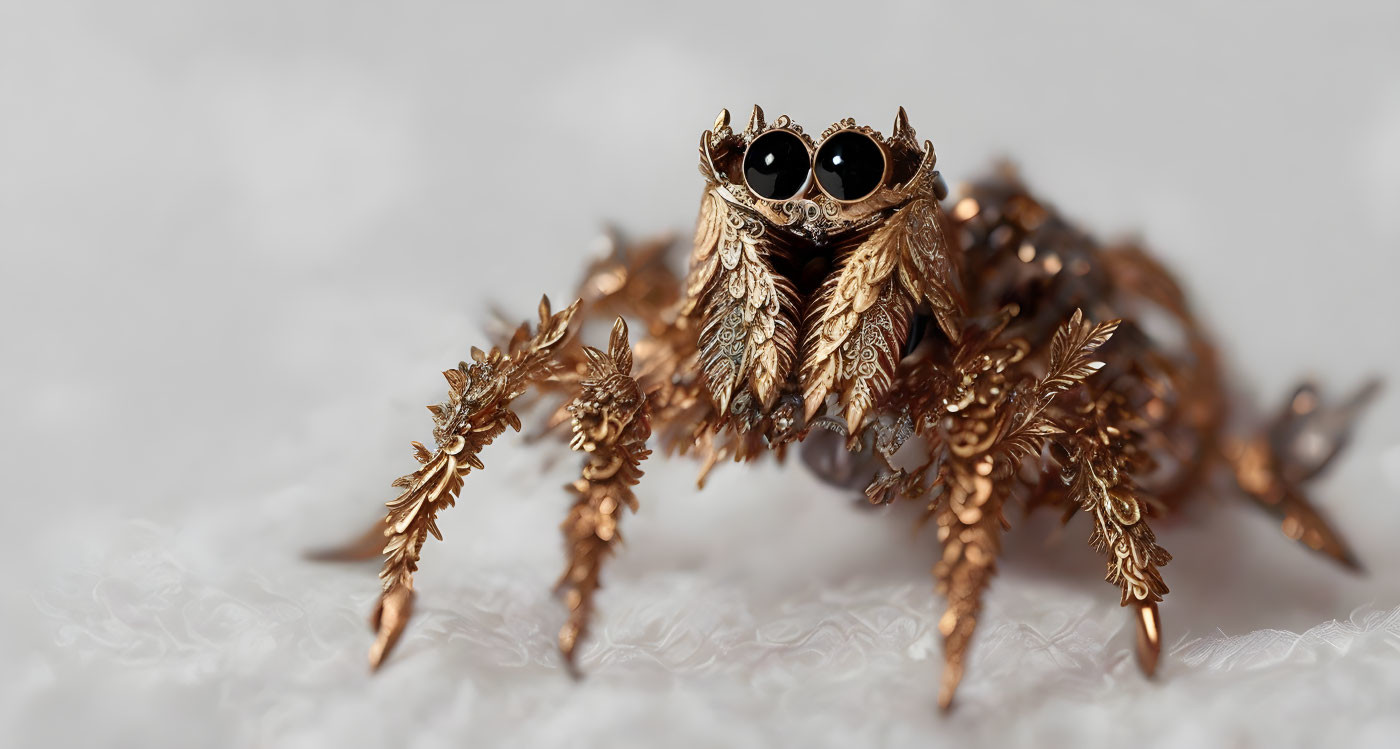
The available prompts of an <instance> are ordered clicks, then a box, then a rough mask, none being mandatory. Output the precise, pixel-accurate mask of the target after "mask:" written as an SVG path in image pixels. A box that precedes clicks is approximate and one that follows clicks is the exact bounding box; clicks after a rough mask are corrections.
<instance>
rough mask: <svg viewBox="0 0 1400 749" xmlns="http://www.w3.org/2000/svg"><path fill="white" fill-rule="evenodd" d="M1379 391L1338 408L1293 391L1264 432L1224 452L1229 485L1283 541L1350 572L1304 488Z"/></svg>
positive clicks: (1307, 387)
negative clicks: (1268, 518)
mask: <svg viewBox="0 0 1400 749" xmlns="http://www.w3.org/2000/svg"><path fill="white" fill-rule="evenodd" d="M1379 389H1380V386H1379V383H1378V382H1376V381H1371V382H1368V383H1366V384H1365V385H1363V386H1362V387H1361V388H1360V389H1359V390H1357V392H1355V393H1354V394H1352V396H1351V397H1350V398H1347V399H1346V400H1345V401H1343V402H1341V403H1332V404H1329V403H1326V402H1325V401H1324V400H1323V398H1322V396H1321V394H1320V393H1319V392H1318V389H1317V387H1316V386H1314V385H1312V384H1310V383H1307V384H1304V385H1302V386H1300V387H1298V388H1297V389H1296V390H1295V391H1294V393H1293V396H1292V397H1291V398H1289V399H1288V402H1287V403H1286V404H1285V405H1284V407H1283V409H1281V410H1280V412H1279V414H1278V416H1276V417H1275V418H1274V420H1273V421H1272V422H1271V423H1270V424H1269V426H1268V429H1267V430H1265V432H1264V433H1263V434H1261V435H1259V436H1257V437H1255V438H1254V439H1252V440H1247V441H1242V442H1238V443H1236V444H1234V445H1232V446H1231V447H1230V449H1229V450H1228V451H1227V457H1228V458H1229V460H1230V464H1231V466H1232V467H1233V469H1234V474H1235V483H1236V485H1237V486H1238V487H1239V488H1240V490H1241V491H1242V492H1244V493H1245V495H1247V496H1248V497H1249V498H1250V499H1251V500H1253V501H1254V503H1255V504H1256V505H1258V506H1259V507H1260V508H1262V509H1264V510H1265V511H1267V512H1268V513H1269V514H1271V515H1273V516H1274V517H1275V518H1277V519H1278V520H1279V523H1280V526H1281V528H1282V530H1283V533H1284V535H1286V536H1288V537H1289V538H1291V539H1293V540H1294V541H1297V542H1299V543H1301V544H1303V545H1304V546H1306V547H1308V548H1309V549H1312V550H1313V551H1316V552H1318V553H1320V554H1324V555H1326V556H1327V557H1329V558H1331V559H1333V560H1334V561H1336V562H1337V563H1339V564H1341V565H1342V566H1344V567H1346V568H1347V569H1350V570H1353V571H1360V570H1361V564H1360V562H1359V561H1358V560H1357V558H1356V556H1355V554H1354V553H1353V552H1352V550H1351V548H1350V546H1348V545H1347V543H1346V541H1345V540H1344V539H1343V538H1342V536H1341V534H1340V533H1338V532H1337V530H1336V529H1334V528H1333V527H1332V525H1331V523H1329V522H1328V521H1327V519H1326V518H1325V517H1324V516H1323V514H1322V513H1321V512H1320V511H1319V510H1318V509H1317V508H1316V507H1315V506H1314V505H1313V503H1312V501H1311V500H1309V498H1308V495H1307V493H1306V491H1305V487H1306V485H1307V484H1308V483H1309V482H1310V481H1312V480H1313V479H1314V478H1316V477H1317V476H1318V475H1320V474H1321V473H1322V472H1323V471H1325V470H1326V469H1327V467H1328V466H1330V465H1331V464H1332V462H1333V461H1334V460H1335V459H1336V457H1337V455H1338V454H1339V453H1340V452H1341V451H1342V449H1343V448H1344V447H1345V446H1346V444H1347V442H1348V441H1349V440H1350V437H1351V433H1352V431H1353V430H1354V428H1355V426H1356V421H1357V419H1358V418H1359V417H1360V415H1361V413H1362V411H1364V410H1365V407H1366V405H1367V404H1368V403H1369V402H1370V401H1371V400H1372V399H1373V398H1374V397H1375V395H1376V393H1377V392H1378V391H1379Z"/></svg>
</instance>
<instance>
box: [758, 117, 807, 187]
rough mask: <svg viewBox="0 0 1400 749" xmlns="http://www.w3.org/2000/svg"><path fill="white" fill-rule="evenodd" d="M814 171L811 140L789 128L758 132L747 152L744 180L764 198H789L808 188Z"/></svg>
mask: <svg viewBox="0 0 1400 749" xmlns="http://www.w3.org/2000/svg"><path fill="white" fill-rule="evenodd" d="M811 174H812V161H811V157H810V156H809V155H808V154H807V144H806V143H803V142H802V139H801V138H799V137H797V136H796V135H794V134H793V133H791V132H788V131H787V130H772V131H769V132H767V133H764V134H763V135H760V136H758V137H757V138H755V139H754V141H753V142H752V143H750V144H749V150H748V151H747V152H745V153H744V182H746V183H748V186H749V190H751V191H753V194H754V195H757V196H758V197H760V198H764V199H767V200H787V199H788V198H790V197H792V196H794V195H796V194H797V193H799V192H802V191H803V190H805V189H806V188H807V183H808V179H809V178H810V177H811Z"/></svg>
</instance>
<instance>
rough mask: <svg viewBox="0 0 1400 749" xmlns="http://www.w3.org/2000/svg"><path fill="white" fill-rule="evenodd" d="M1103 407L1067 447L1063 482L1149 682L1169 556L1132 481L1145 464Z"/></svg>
mask: <svg viewBox="0 0 1400 749" xmlns="http://www.w3.org/2000/svg"><path fill="white" fill-rule="evenodd" d="M1103 409H1104V402H1103V401H1100V402H1099V403H1098V404H1096V405H1095V410H1094V411H1092V412H1091V414H1090V416H1089V418H1090V421H1088V422H1087V423H1085V424H1083V425H1081V428H1080V429H1079V430H1078V431H1077V432H1076V433H1075V434H1072V435H1066V437H1067V438H1068V439H1067V440H1066V442H1068V443H1069V444H1071V445H1072V447H1071V448H1070V452H1069V457H1068V459H1067V462H1066V465H1065V466H1064V467H1063V479H1064V481H1065V483H1066V485H1067V486H1068V487H1069V499H1070V501H1072V502H1074V503H1075V504H1077V505H1078V508H1079V509H1080V510H1083V511H1084V513H1085V514H1086V515H1088V516H1089V518H1090V519H1091V521H1092V522H1093V530H1092V531H1091V532H1090V536H1089V543H1090V544H1091V545H1092V546H1093V547H1094V548H1096V549H1098V550H1099V551H1100V552H1102V553H1104V554H1105V555H1107V557H1108V575H1107V576H1106V578H1105V579H1106V580H1108V582H1110V583H1114V584H1116V585H1118V586H1119V588H1120V589H1121V590H1122V600H1121V604H1122V605H1123V606H1130V605H1131V606H1133V607H1134V615H1135V616H1134V618H1135V620H1136V622H1137V633H1138V637H1137V654H1138V665H1139V666H1141V667H1142V670H1143V673H1145V674H1147V675H1148V676H1151V675H1152V674H1153V673H1154V672H1155V671H1156V669H1157V662H1158V660H1159V658H1160V657H1161V652H1162V625H1161V617H1160V613H1159V612H1158V610H1157V603H1158V602H1159V601H1161V600H1162V596H1164V595H1166V594H1167V592H1168V589H1167V585H1166V583H1165V582H1163V580H1162V574H1161V572H1160V571H1159V569H1158V568H1159V567H1161V566H1162V565H1165V564H1166V563H1167V562H1169V561H1171V558H1172V556H1171V554H1169V553H1168V552H1167V550H1166V549H1163V548H1162V547H1161V546H1159V545H1158V544H1157V537H1156V535H1155V534H1154V533H1153V532H1152V528H1151V527H1150V526H1149V525H1148V522H1147V515H1148V503H1147V501H1146V498H1145V497H1144V496H1143V495H1142V493H1141V492H1140V491H1139V489H1138V487H1137V484H1136V483H1135V482H1134V481H1133V475H1132V474H1133V472H1134V471H1136V470H1140V469H1141V468H1142V467H1143V466H1142V462H1143V461H1144V460H1146V456H1144V455H1143V454H1142V453H1141V452H1140V451H1139V450H1137V446H1136V439H1135V436H1134V435H1133V434H1132V433H1131V432H1130V431H1128V430H1126V429H1123V428H1120V427H1118V426H1114V425H1113V424H1106V422H1105V418H1104V414H1103Z"/></svg>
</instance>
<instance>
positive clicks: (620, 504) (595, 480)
mask: <svg viewBox="0 0 1400 749" xmlns="http://www.w3.org/2000/svg"><path fill="white" fill-rule="evenodd" d="M584 352H585V353H586V355H587V357H588V374H587V375H586V376H585V378H584V379H583V381H582V387H581V388H580V390H579V393H578V395H577V396H576V397H575V398H574V399H573V402H572V403H570V404H569V406H568V410H569V413H571V414H572V419H571V422H572V427H573V438H572V439H571V440H570V442H569V446H570V447H571V448H573V449H574V450H576V451H579V452H582V453H584V454H585V455H586V456H587V459H586V460H585V462H584V465H583V471H582V476H581V477H580V478H579V479H578V480H577V481H575V482H574V483H573V484H571V485H570V486H569V489H570V490H571V491H572V492H573V493H574V495H575V496H576V499H575V501H574V505H573V507H572V508H570V510H569V515H568V517H567V519H565V521H564V524H563V525H562V526H561V529H562V530H563V532H564V543H565V547H566V551H567V553H568V555H569V560H568V565H567V566H566V567H565V569H564V574H563V575H562V576H561V577H560V578H559V582H558V584H557V586H556V589H557V590H558V591H559V592H561V593H563V594H564V599H565V602H566V603H567V604H568V607H569V619H568V621H567V622H566V623H565V624H564V626H563V628H562V629H560V630H559V651H560V652H561V653H562V654H563V656H564V660H565V662H566V663H567V664H568V666H569V668H570V670H573V669H574V653H575V650H576V648H577V647H578V644H579V642H580V641H581V640H582V639H583V638H584V637H585V636H586V635H587V632H588V623H589V617H590V615H591V614H592V611H593V596H594V593H596V592H597V590H598V588H599V587H600V583H599V573H600V572H601V570H602V566H603V561H604V560H605V559H607V558H608V557H609V556H611V555H612V553H613V550H614V546H615V544H616V543H617V542H618V541H620V540H621V538H622V537H621V535H620V534H619V533H618V530H617V528H618V522H619V521H620V519H621V516H622V509H623V508H624V507H626V508H629V509H631V510H632V511H633V512H636V511H637V498H636V495H634V494H633V493H632V487H633V486H634V485H636V483H637V481H638V480H639V479H640V478H641V475H642V471H641V463H642V461H643V460H645V459H646V457H647V456H648V455H649V454H650V451H649V450H648V449H647V448H646V441H647V438H648V437H649V436H650V435H651V420H650V410H649V406H648V403H647V401H646V396H645V395H644V394H643V392H642V390H641V388H640V386H638V384H637V381H636V380H635V379H633V377H632V350H631V347H630V346H629V345H628V342H627V325H626V323H624V322H623V320H622V318H618V319H617V321H616V322H615V323H614V324H613V330H612V337H611V341H610V344H609V346H608V350H607V351H606V352H604V351H599V350H597V349H593V348H585V349H584ZM574 673H575V674H577V671H575V672H574Z"/></svg>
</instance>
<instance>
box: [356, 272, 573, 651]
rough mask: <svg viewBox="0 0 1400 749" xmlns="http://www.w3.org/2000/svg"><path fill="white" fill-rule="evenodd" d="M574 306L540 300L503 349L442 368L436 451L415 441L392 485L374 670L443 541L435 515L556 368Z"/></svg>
mask: <svg viewBox="0 0 1400 749" xmlns="http://www.w3.org/2000/svg"><path fill="white" fill-rule="evenodd" d="M577 310H578V304H577V303H575V304H573V305H570V306H569V307H568V308H567V309H565V310H563V311H562V312H559V313H558V314H551V313H550V309H549V300H548V299H542V300H541V301H540V309H539V313H540V322H539V327H538V328H536V329H535V330H534V331H533V333H532V332H531V331H530V329H529V326H528V325H523V326H521V328H520V330H519V331H518V332H517V333H516V335H515V337H514V338H512V339H511V342H510V343H509V344H508V346H507V349H506V350H505V351H503V350H502V349H501V348H499V347H493V348H492V349H491V350H490V351H489V352H483V351H481V350H479V349H475V348H474V349H472V359H473V363H471V364H468V363H466V362H462V363H461V365H460V366H459V367H457V368H456V369H449V370H447V371H446V372H444V373H443V375H444V376H445V377H446V378H447V382H448V385H449V389H448V397H447V401H446V402H444V403H441V404H438V405H433V406H429V407H428V410H429V411H431V412H432V414H433V420H434V422H435V424H436V426H435V428H434V430H433V437H434V439H435V440H436V442H437V449H435V450H431V451H430V450H428V449H427V448H426V447H424V446H423V445H421V444H419V443H417V442H415V443H413V446H414V457H415V458H417V459H418V462H419V463H422V464H423V467H422V468H420V469H418V470H417V471H414V472H413V473H410V474H408V475H406V476H402V477H400V478H399V479H398V480H396V481H395V482H394V486H397V487H400V488H401V489H402V490H403V492H402V493H401V494H400V495H399V496H398V498H396V499H394V500H393V501H391V502H389V503H388V507H389V513H388V515H386V516H385V518H384V521H383V525H384V528H385V530H384V532H383V533H384V536H385V538H386V539H387V543H385V544H384V545H383V547H382V548H383V553H384V554H385V556H386V559H385V560H384V569H383V571H381V572H380V573H379V576H380V578H382V579H383V581H384V589H383V592H382V593H381V594H380V597H379V604H378V605H377V606H376V607H375V611H374V615H373V617H372V618H371V626H372V627H373V628H374V630H375V633H376V635H375V641H374V645H373V646H372V647H371V648H370V653H369V661H370V666H371V667H372V668H378V667H379V665H380V664H381V663H383V661H384V658H385V657H386V656H387V655H388V654H389V651H390V650H392V649H393V647H394V644H395V643H396V642H398V639H399V635H401V634H402V633H403V629H404V627H405V626H406V625H407V624H408V619H409V617H410V615H411V614H412V610H413V573H414V572H415V571H416V570H417V569H418V559H419V555H420V553H421V552H422V549H423V543H424V541H426V540H427V537H428V535H429V534H431V535H432V536H434V537H435V538H437V539H438V540H442V533H441V532H440V531H439V530H438V527H437V514H438V512H440V511H441V510H442V509H444V508H446V507H450V506H452V505H453V504H455V503H456V501H457V495H458V493H459V492H460V491H461V489H462V479H463V478H464V477H465V476H466V475H467V474H468V473H470V472H471V470H472V469H473V468H476V469H480V468H482V467H483V465H482V463H481V460H480V459H479V458H478V457H477V454H478V453H479V452H480V451H481V450H482V448H484V447H485V446H486V445H489V444H490V443H491V442H492V441H493V440H495V438H496V437H498V436H500V434H501V433H502V432H504V431H505V430H506V428H507V427H512V428H514V429H515V430H516V431H519V430H520V418H519V417H518V416H516V415H515V413H514V412H513V411H512V410H511V409H510V408H509V406H510V404H511V401H513V400H515V399H516V398H517V397H519V396H520V395H521V394H523V393H524V392H525V391H526V389H527V388H528V387H529V386H531V385H533V384H537V383H539V382H541V381H543V380H545V379H547V378H548V377H549V376H550V374H551V372H552V371H553V370H554V369H555V368H556V367H557V363H556V360H555V355H556V353H557V349H558V348H559V347H560V346H561V345H563V344H564V343H565V342H566V340H567V338H568V332H569V322H570V321H571V320H572V319H573V316H574V314H575V312H576V311H577Z"/></svg>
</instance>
